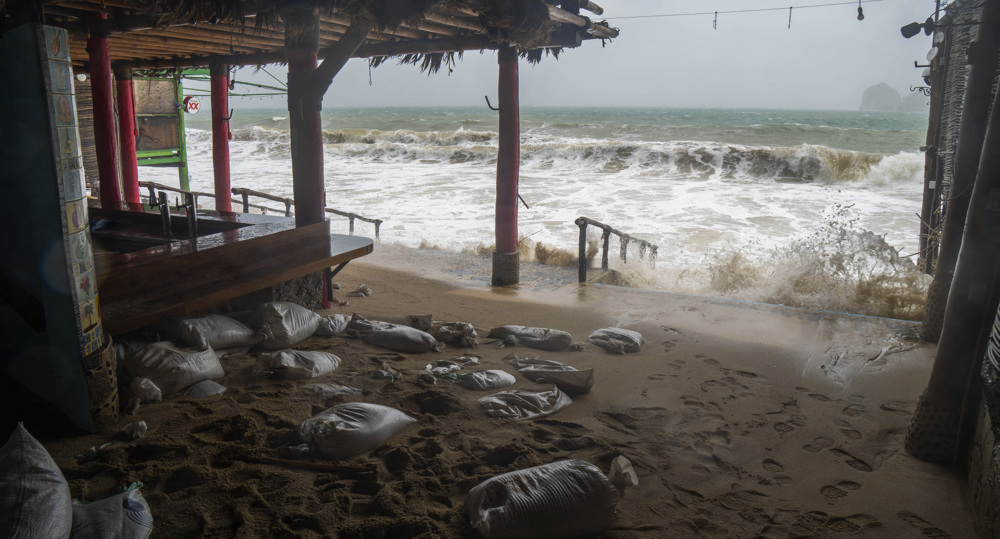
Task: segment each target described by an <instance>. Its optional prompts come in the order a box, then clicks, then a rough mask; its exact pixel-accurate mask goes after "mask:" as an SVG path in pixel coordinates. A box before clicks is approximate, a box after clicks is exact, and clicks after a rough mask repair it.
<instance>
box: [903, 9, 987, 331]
mask: <svg viewBox="0 0 1000 539" xmlns="http://www.w3.org/2000/svg"><path fill="white" fill-rule="evenodd" d="M982 20H983V21H990V22H989V23H986V24H982V25H980V26H979V37H978V38H977V39H976V42H974V43H973V44H972V45H970V46H969V49H968V53H969V81H968V83H967V85H966V90H965V103H964V105H963V107H962V124H961V127H960V128H959V134H958V147H957V148H956V149H955V170H954V180H953V181H952V184H951V191H950V193H949V199H948V208H947V213H946V214H945V216H944V227H943V231H942V234H941V252H940V254H939V256H938V262H937V270H936V271H935V273H934V280H933V281H931V284H930V286H929V288H928V290H927V307H926V310H925V311H924V320H923V326H922V327H921V330H920V336H921V338H922V339H924V340H926V341H929V342H937V341H938V339H939V338H940V336H941V327H942V324H943V320H944V314H945V304H946V301H947V299H948V290H949V289H950V288H951V286H952V282H953V277H954V275H955V264H956V262H957V261H958V251H959V249H960V248H961V246H962V232H963V229H964V228H965V218H966V213H967V212H968V208H969V197H970V193H971V192H972V185H973V183H974V182H975V180H976V170H977V168H978V167H979V157H980V153H981V152H982V149H983V138H984V137H985V135H986V121H987V113H988V111H989V106H990V101H991V99H992V98H991V96H992V92H993V80H994V78H995V77H996V73H997V68H996V58H997V44H998V38H1000V32H998V30H997V25H996V23H995V22H994V21H997V20H1000V2H986V3H985V4H984V6H983V13H982Z"/></svg>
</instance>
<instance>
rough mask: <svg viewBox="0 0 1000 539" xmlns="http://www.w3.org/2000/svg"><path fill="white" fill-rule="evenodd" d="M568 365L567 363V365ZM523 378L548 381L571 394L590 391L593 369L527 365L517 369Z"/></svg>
mask: <svg viewBox="0 0 1000 539" xmlns="http://www.w3.org/2000/svg"><path fill="white" fill-rule="evenodd" d="M567 367H568V365H567ZM517 372H519V373H521V374H522V375H523V376H524V377H525V378H527V379H528V380H531V381H533V382H549V383H552V384H555V385H556V387H558V388H559V389H561V390H563V391H565V392H566V393H569V394H572V395H579V394H581V393H588V392H590V388H592V387H594V369H585V370H582V371H580V370H576V369H574V368H572V367H570V368H569V369H554V370H553V369H548V368H546V367H539V366H528V367H524V368H521V369H518V370H517Z"/></svg>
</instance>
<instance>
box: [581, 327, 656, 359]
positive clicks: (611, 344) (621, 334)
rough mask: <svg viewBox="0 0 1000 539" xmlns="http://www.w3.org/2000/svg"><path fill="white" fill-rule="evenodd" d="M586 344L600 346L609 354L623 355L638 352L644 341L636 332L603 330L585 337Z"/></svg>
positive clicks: (620, 329)
mask: <svg viewBox="0 0 1000 539" xmlns="http://www.w3.org/2000/svg"><path fill="white" fill-rule="evenodd" d="M587 342H589V343H591V344H594V345H596V346H600V347H601V348H603V349H605V350H608V351H609V352H614V353H616V354H624V353H625V352H638V351H639V348H640V347H641V346H642V343H644V342H646V341H645V340H644V339H643V338H642V334H641V333H639V332H638V331H632V330H630V329H622V328H604V329H599V330H597V331H595V332H593V333H591V334H590V337H587Z"/></svg>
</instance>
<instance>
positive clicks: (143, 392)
mask: <svg viewBox="0 0 1000 539" xmlns="http://www.w3.org/2000/svg"><path fill="white" fill-rule="evenodd" d="M128 388H129V390H131V391H132V396H133V397H135V398H137V399H139V403H140V404H145V403H147V402H158V401H161V400H163V392H162V391H160V388H159V387H157V385H156V384H155V383H153V381H152V380H150V379H149V378H143V377H141V376H137V377H135V378H133V379H132V383H131V384H129V386H128Z"/></svg>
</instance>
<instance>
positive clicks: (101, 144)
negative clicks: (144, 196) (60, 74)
mask: <svg viewBox="0 0 1000 539" xmlns="http://www.w3.org/2000/svg"><path fill="white" fill-rule="evenodd" d="M107 17H108V16H107V15H106V14H104V13H91V14H90V17H89V19H88V21H87V23H88V27H89V29H90V36H89V37H88V38H87V51H88V52H90V79H91V82H90V89H91V93H92V95H93V98H94V146H95V150H96V152H97V170H98V173H99V176H100V199H101V206H103V207H104V208H110V209H116V210H117V209H121V208H122V194H121V189H119V187H118V143H117V141H115V104H114V89H113V85H112V84H111V54H110V51H109V49H108V36H107V35H106V34H103V32H101V31H100V30H99V27H100V23H101V20H102V19H106V18H107Z"/></svg>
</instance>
